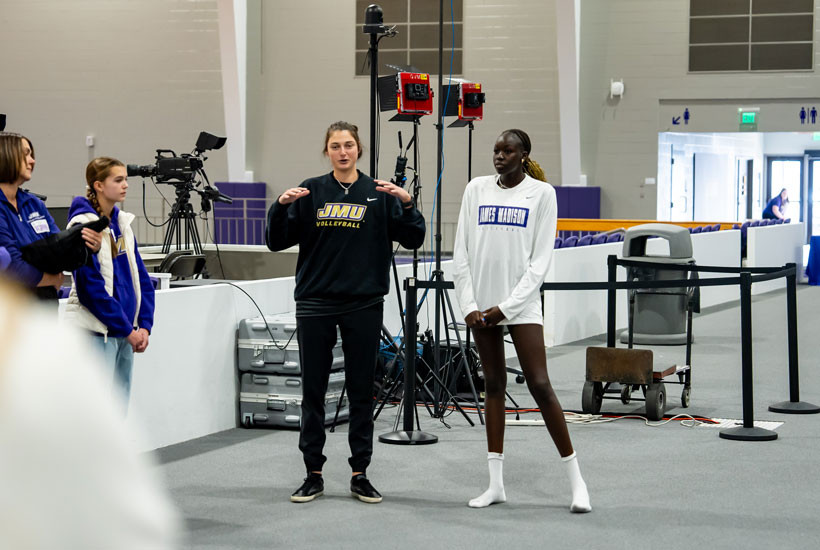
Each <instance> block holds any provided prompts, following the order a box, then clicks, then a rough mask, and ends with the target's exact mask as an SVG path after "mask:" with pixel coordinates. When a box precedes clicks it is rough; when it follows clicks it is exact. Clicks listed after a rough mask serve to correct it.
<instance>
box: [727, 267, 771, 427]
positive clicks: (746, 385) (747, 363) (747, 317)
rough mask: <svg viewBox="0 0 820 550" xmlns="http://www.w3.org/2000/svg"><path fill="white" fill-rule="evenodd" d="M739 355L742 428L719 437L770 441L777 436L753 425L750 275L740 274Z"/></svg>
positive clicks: (747, 273)
mask: <svg viewBox="0 0 820 550" xmlns="http://www.w3.org/2000/svg"><path fill="white" fill-rule="evenodd" d="M740 350H741V351H740V353H741V366H742V385H743V426H738V427H736V428H728V429H726V430H721V432H720V437H722V438H723V439H733V440H737V441H771V440H773V439H777V434H776V433H775V432H773V431H772V430H767V429H765V428H756V427H755V425H754V395H753V393H754V388H753V377H752V274H751V273H750V272H748V271H743V272H741V274H740Z"/></svg>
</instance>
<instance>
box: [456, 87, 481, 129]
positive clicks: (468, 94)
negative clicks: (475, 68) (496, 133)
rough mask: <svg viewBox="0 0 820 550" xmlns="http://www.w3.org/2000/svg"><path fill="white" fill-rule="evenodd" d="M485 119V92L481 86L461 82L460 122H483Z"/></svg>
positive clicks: (459, 94)
mask: <svg viewBox="0 0 820 550" xmlns="http://www.w3.org/2000/svg"><path fill="white" fill-rule="evenodd" d="M483 117H484V92H482V91H481V84H477V83H474V82H461V83H459V85H458V118H459V120H481V119H482V118H483Z"/></svg>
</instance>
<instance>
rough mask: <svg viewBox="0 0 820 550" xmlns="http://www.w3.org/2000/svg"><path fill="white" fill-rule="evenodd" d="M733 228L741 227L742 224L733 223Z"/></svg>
mask: <svg viewBox="0 0 820 550" xmlns="http://www.w3.org/2000/svg"><path fill="white" fill-rule="evenodd" d="M732 229H740V224H739V223H735V224H732Z"/></svg>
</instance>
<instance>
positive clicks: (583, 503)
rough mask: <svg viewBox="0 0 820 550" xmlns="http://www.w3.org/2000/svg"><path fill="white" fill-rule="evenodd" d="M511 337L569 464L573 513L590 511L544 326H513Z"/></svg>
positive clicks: (530, 384)
mask: <svg viewBox="0 0 820 550" xmlns="http://www.w3.org/2000/svg"><path fill="white" fill-rule="evenodd" d="M509 329H510V335H511V336H512V339H513V344H514V345H515V352H516V354H517V355H518V361H519V363H520V364H521V370H522V371H523V372H524V377H525V378H526V379H527V387H528V388H529V390H530V394H532V396H533V398H534V399H535V402H536V403H538V407H539V408H540V409H541V416H543V417H544V423H545V424H546V425H547V430H549V434H550V437H552V441H553V443H555V447H556V448H557V449H558V453H559V454H560V455H561V460H562V461H563V462H564V463H565V464H566V467H567V475H568V476H569V480H570V486H571V488H572V504H571V505H570V510H571V511H573V512H589V511H590V510H592V506H590V504H589V493H588V492H587V486H586V483H584V479H583V478H582V477H581V470H580V469H579V467H578V459H577V458H576V456H575V452H574V451H573V449H572V441H571V440H570V437H569V430H567V423H566V420H565V419H564V411H563V409H562V408H561V404H560V403H559V402H558V398H557V397H556V395H555V391H553V389H552V384H550V379H549V375H548V374H547V353H546V350H545V348H544V333H543V328H542V327H541V325H532V324H530V325H510V326H509Z"/></svg>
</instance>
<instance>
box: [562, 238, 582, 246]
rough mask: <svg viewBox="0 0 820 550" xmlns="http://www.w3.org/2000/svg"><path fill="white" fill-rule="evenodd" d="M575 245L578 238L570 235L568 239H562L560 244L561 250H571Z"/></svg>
mask: <svg viewBox="0 0 820 550" xmlns="http://www.w3.org/2000/svg"><path fill="white" fill-rule="evenodd" d="M577 243H578V237H576V236H575V235H570V236H569V237H567V238H566V239H564V242H563V243H561V248H572V247H574V246H575V245H576V244H577Z"/></svg>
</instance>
